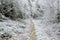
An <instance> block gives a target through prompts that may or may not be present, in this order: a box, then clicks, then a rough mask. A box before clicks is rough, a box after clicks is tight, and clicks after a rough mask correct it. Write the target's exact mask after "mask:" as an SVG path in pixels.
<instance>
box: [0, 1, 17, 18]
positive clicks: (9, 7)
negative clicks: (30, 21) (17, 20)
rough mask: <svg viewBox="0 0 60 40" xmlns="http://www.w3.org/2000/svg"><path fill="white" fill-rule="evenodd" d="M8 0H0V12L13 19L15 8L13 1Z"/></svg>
mask: <svg viewBox="0 0 60 40" xmlns="http://www.w3.org/2000/svg"><path fill="white" fill-rule="evenodd" d="M11 1H12V0H11ZM11 1H10V2H9V0H5V1H4V0H2V1H1V5H0V13H1V14H3V15H4V16H6V17H9V18H11V19H14V17H15V14H16V13H15V10H14V5H13V2H11Z"/></svg>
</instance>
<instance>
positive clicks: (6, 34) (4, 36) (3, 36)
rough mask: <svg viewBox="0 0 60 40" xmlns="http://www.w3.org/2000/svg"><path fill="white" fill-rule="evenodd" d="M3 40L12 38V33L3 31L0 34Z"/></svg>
mask: <svg viewBox="0 0 60 40" xmlns="http://www.w3.org/2000/svg"><path fill="white" fill-rule="evenodd" d="M0 38H1V40H9V39H10V38H12V35H11V34H9V33H3V34H1V36H0Z"/></svg>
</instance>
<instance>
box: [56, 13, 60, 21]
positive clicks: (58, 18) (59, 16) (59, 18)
mask: <svg viewBox="0 0 60 40" xmlns="http://www.w3.org/2000/svg"><path fill="white" fill-rule="evenodd" d="M57 21H58V22H60V13H58V14H57Z"/></svg>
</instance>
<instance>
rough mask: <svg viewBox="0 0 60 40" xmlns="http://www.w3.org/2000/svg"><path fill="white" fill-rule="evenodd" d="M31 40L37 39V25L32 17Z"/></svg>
mask: <svg viewBox="0 0 60 40" xmlns="http://www.w3.org/2000/svg"><path fill="white" fill-rule="evenodd" d="M29 40H37V36H36V31H35V26H34V23H33V20H32V18H30V39H29Z"/></svg>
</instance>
